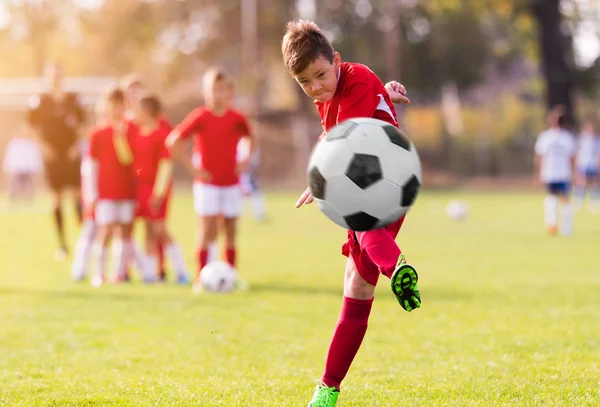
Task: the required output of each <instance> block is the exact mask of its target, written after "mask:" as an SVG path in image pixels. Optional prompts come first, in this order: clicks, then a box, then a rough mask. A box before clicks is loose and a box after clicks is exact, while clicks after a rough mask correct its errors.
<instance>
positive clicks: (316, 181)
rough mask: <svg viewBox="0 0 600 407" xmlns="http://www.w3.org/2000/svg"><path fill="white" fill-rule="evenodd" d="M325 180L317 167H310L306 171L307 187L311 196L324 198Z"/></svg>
mask: <svg viewBox="0 0 600 407" xmlns="http://www.w3.org/2000/svg"><path fill="white" fill-rule="evenodd" d="M326 183H327V181H325V178H324V177H323V175H321V172H320V171H319V169H318V168H317V167H312V168H311V169H310V171H309V172H308V187H309V188H310V192H311V194H312V196H314V197H315V198H317V199H324V198H325V185H326Z"/></svg>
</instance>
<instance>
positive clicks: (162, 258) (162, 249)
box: [158, 240, 165, 278]
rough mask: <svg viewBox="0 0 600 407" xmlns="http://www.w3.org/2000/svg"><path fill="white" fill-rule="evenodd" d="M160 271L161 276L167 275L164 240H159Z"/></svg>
mask: <svg viewBox="0 0 600 407" xmlns="http://www.w3.org/2000/svg"><path fill="white" fill-rule="evenodd" d="M158 273H159V275H160V277H161V278H164V277H165V247H164V246H163V242H162V240H159V241H158Z"/></svg>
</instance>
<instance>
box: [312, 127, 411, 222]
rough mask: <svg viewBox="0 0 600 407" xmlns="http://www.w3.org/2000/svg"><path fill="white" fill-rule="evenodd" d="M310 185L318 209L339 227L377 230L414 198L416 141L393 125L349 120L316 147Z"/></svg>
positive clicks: (391, 219)
mask: <svg viewBox="0 0 600 407" xmlns="http://www.w3.org/2000/svg"><path fill="white" fill-rule="evenodd" d="M308 185H309V188H310V191H311V193H312V195H313V196H314V197H315V202H316V203H317V206H318V207H319V209H321V211H322V212H323V213H324V214H325V215H326V216H327V217H328V218H329V219H331V220H332V221H334V222H335V223H337V224H338V225H340V226H342V227H344V228H346V229H350V230H355V231H365V230H371V229H377V228H381V227H384V226H387V225H389V224H390V223H392V222H395V221H396V220H398V219H399V218H400V217H401V216H403V215H404V214H405V213H406V212H407V211H408V209H409V208H410V207H411V206H412V205H413V203H414V202H415V199H416V197H417V195H418V193H419V189H420V187H421V162H420V160H419V156H418V154H417V150H416V148H415V146H414V144H413V143H412V142H411V141H410V139H409V138H408V136H407V135H406V134H404V133H403V132H402V131H400V130H399V129H398V128H396V127H395V126H392V125H391V124H389V123H386V122H384V121H381V120H376V119H370V118H357V119H350V120H346V121H344V122H342V123H340V124H339V125H337V126H336V127H334V128H332V129H331V130H330V131H329V132H328V133H327V135H326V136H325V138H324V139H323V140H322V141H321V142H320V143H318V144H317V145H316V146H315V148H314V150H313V152H312V155H311V157H310V162H309V165H308Z"/></svg>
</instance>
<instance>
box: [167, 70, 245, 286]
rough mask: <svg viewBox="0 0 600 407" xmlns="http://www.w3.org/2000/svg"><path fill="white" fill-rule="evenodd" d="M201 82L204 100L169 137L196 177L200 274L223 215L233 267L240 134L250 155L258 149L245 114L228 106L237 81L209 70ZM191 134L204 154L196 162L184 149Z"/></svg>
mask: <svg viewBox="0 0 600 407" xmlns="http://www.w3.org/2000/svg"><path fill="white" fill-rule="evenodd" d="M203 85H204V100H205V102H206V105H205V106H204V107H200V108H197V109H196V110H194V111H192V113H190V115H189V116H188V117H187V118H186V119H185V120H184V121H183V122H182V123H181V124H179V125H178V126H177V127H176V128H175V129H174V130H173V132H172V133H171V134H170V135H169V138H168V140H167V144H168V145H169V146H170V148H171V151H172V153H173V155H174V156H175V157H176V158H178V159H180V160H181V162H182V163H183V164H184V165H185V167H186V169H187V170H188V171H189V172H190V173H192V174H193V175H194V177H195V182H194V207H195V210H196V213H197V214H198V216H199V218H200V228H199V232H200V233H199V234H200V236H199V242H198V273H197V275H196V277H198V276H199V274H200V270H202V268H203V267H204V266H205V265H206V264H207V263H208V247H209V244H210V243H211V242H214V241H215V240H216V237H217V232H218V230H217V229H218V220H219V216H221V217H222V221H223V229H224V232H225V244H226V258H227V262H228V263H229V264H231V265H232V266H234V267H235V264H236V229H237V218H238V216H239V215H240V213H241V206H242V192H241V189H240V185H239V174H241V173H243V172H244V171H245V170H246V169H247V167H248V161H247V160H245V161H242V162H239V163H236V150H237V145H238V142H239V141H240V139H242V138H244V137H248V138H249V148H248V150H249V151H250V154H252V152H254V138H253V137H252V135H251V133H250V130H249V128H248V123H247V121H246V118H245V117H244V115H243V114H241V113H239V112H237V111H235V110H233V109H232V108H231V107H230V103H231V100H232V96H233V84H232V83H231V80H230V78H229V77H228V76H227V74H226V73H225V72H224V71H222V70H220V69H210V70H209V71H208V72H206V74H205V75H204V79H203ZM192 135H194V136H195V138H194V151H195V152H197V154H198V155H197V157H198V156H199V157H201V158H200V162H199V163H196V164H199V165H197V166H194V165H193V163H192V158H191V157H190V156H189V155H188V154H187V153H186V150H185V139H186V138H189V137H190V136H192ZM198 280H199V279H198V278H197V279H196V281H198Z"/></svg>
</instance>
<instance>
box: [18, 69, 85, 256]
mask: <svg viewBox="0 0 600 407" xmlns="http://www.w3.org/2000/svg"><path fill="white" fill-rule="evenodd" d="M46 80H47V81H48V86H49V91H48V92H47V93H43V94H42V95H40V96H38V97H34V98H32V99H31V101H30V106H29V113H28V120H29V123H30V125H31V126H32V127H33V129H34V130H35V132H36V133H37V135H38V143H39V146H40V149H41V151H42V156H43V158H44V166H45V171H46V178H47V180H48V185H49V186H50V189H51V190H52V195H53V204H54V212H53V214H54V221H55V224H56V231H57V234H58V240H59V249H58V250H57V252H56V256H55V257H56V258H57V259H59V260H62V259H64V258H65V257H66V255H67V243H66V239H65V234H64V226H63V214H62V201H63V194H64V193H65V192H66V191H67V190H68V189H74V191H75V192H76V195H75V204H76V209H77V214H78V217H79V221H81V220H82V212H81V211H82V209H81V202H80V196H79V188H80V184H81V180H80V171H79V169H80V164H81V158H80V153H79V148H78V143H77V142H78V138H79V131H80V127H81V125H82V124H83V122H84V120H85V113H84V110H83V107H82V106H81V104H80V103H79V101H78V100H77V95H76V94H74V93H69V92H65V91H64V90H63V86H62V73H61V70H60V68H59V67H58V66H51V67H49V68H48V69H47V70H46Z"/></svg>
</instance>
